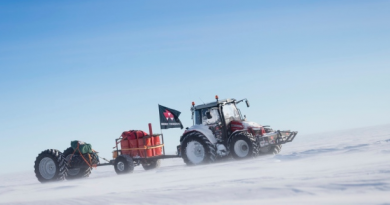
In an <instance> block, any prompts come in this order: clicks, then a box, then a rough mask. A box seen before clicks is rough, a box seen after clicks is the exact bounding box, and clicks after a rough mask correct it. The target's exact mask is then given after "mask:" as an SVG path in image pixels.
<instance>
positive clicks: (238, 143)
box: [228, 132, 259, 159]
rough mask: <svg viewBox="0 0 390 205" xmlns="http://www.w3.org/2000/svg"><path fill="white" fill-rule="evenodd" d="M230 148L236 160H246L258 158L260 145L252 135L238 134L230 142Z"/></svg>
mask: <svg viewBox="0 0 390 205" xmlns="http://www.w3.org/2000/svg"><path fill="white" fill-rule="evenodd" d="M229 141H230V142H229V143H228V144H229V148H230V152H231V153H232V156H233V158H234V159H245V158H250V157H257V156H258V152H259V151H258V144H257V142H256V140H255V139H254V138H253V137H252V135H251V134H250V133H247V132H238V133H236V134H234V135H233V136H232V137H231V138H230V140H229Z"/></svg>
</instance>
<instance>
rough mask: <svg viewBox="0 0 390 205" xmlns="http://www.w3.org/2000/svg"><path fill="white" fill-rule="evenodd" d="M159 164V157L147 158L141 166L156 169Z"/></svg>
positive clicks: (146, 168)
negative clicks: (155, 158)
mask: <svg viewBox="0 0 390 205" xmlns="http://www.w3.org/2000/svg"><path fill="white" fill-rule="evenodd" d="M160 165H161V159H157V160H147V161H146V162H145V163H142V167H143V168H144V169H145V170H151V169H157V168H159V167H160Z"/></svg>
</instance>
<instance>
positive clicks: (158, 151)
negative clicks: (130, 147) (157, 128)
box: [153, 135, 162, 156]
mask: <svg viewBox="0 0 390 205" xmlns="http://www.w3.org/2000/svg"><path fill="white" fill-rule="evenodd" d="M160 144H161V141H160V135H155V136H153V146H157V145H160ZM153 153H154V156H159V155H162V152H161V147H158V148H154V149H153Z"/></svg>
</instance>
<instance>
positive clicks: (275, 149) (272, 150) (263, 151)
mask: <svg viewBox="0 0 390 205" xmlns="http://www.w3.org/2000/svg"><path fill="white" fill-rule="evenodd" d="M281 150H282V145H275V146H268V147H262V148H260V155H267V154H270V155H276V154H279V152H280V151H281Z"/></svg>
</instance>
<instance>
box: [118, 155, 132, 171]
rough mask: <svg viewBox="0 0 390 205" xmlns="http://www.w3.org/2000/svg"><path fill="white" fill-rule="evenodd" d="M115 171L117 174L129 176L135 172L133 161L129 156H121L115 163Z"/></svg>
mask: <svg viewBox="0 0 390 205" xmlns="http://www.w3.org/2000/svg"><path fill="white" fill-rule="evenodd" d="M114 169H115V172H116V173H117V174H128V173H132V172H133V171H134V162H133V159H132V158H131V157H130V156H128V155H119V156H118V157H117V158H116V159H115V161H114Z"/></svg>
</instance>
